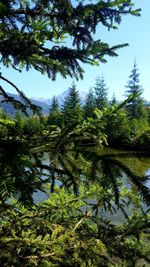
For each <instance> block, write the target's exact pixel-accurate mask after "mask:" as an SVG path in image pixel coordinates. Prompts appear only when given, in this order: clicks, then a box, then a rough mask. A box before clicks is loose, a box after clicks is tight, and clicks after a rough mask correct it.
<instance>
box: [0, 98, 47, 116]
mask: <svg viewBox="0 0 150 267" xmlns="http://www.w3.org/2000/svg"><path fill="white" fill-rule="evenodd" d="M7 94H8V95H9V96H11V97H13V98H14V99H15V100H18V101H20V102H22V100H21V99H20V96H19V95H16V94H10V93H7ZM2 100H3V97H2V96H0V108H2V109H3V110H4V112H5V113H6V114H9V115H12V116H14V115H15V114H16V112H17V111H16V109H15V108H14V106H13V105H12V104H11V103H6V102H2ZM30 100H31V102H32V103H33V104H34V105H36V106H39V107H41V108H42V112H43V114H48V112H49V105H48V104H46V103H44V102H41V101H38V100H35V99H30ZM29 113H30V112H29Z"/></svg>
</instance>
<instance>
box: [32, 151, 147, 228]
mask: <svg viewBox="0 0 150 267" xmlns="http://www.w3.org/2000/svg"><path fill="white" fill-rule="evenodd" d="M98 154H99V155H105V156H108V157H113V158H115V159H117V160H119V161H120V162H122V163H123V164H125V165H126V166H127V167H128V168H130V170H131V171H133V172H134V173H135V174H136V175H138V176H144V175H150V153H148V152H145V153H144V152H137V151H124V150H116V149H112V148H104V149H102V150H100V151H99V152H98ZM46 163H48V159H45V161H44V164H46ZM120 179H124V180H127V177H126V176H125V175H124V174H122V176H121V177H120ZM146 185H147V187H149V188H150V180H149V181H148V182H147V184H146ZM33 197H34V202H35V203H39V202H41V201H43V200H45V199H47V198H48V196H47V195H46V194H45V193H43V192H40V191H38V192H37V193H34V196H33ZM143 207H144V208H146V207H145V206H144V204H143ZM126 212H127V213H128V215H130V214H131V213H132V208H131V206H130V208H129V209H128V210H126ZM105 214H106V216H107V218H110V219H111V220H112V221H113V222H114V223H117V224H118V223H119V222H122V221H123V220H124V217H123V214H122V212H121V211H117V213H116V214H114V215H112V214H111V213H109V212H107V213H105Z"/></svg>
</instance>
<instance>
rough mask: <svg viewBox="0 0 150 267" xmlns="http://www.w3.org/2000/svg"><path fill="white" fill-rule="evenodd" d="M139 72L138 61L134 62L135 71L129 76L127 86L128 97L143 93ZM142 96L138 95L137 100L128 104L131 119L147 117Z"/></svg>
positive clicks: (133, 99) (134, 99)
mask: <svg viewBox="0 0 150 267" xmlns="http://www.w3.org/2000/svg"><path fill="white" fill-rule="evenodd" d="M139 75H140V74H139V72H138V68H137V64H136V61H135V62H134V66H133V69H132V71H131V74H130V76H129V81H128V84H127V86H126V88H127V89H128V90H126V95H127V96H128V95H130V94H138V93H141V94H142V92H143V89H142V86H141V85H140V83H139V82H140V81H139ZM141 94H140V95H137V96H136V97H135V98H132V100H131V101H130V103H128V104H127V106H126V109H127V111H128V116H129V117H130V118H131V119H140V118H145V117H146V109H145V107H144V101H143V99H142V97H141Z"/></svg>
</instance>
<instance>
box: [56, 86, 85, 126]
mask: <svg viewBox="0 0 150 267" xmlns="http://www.w3.org/2000/svg"><path fill="white" fill-rule="evenodd" d="M61 111H62V115H63V121H64V125H71V124H74V123H75V124H78V123H79V122H80V121H81V119H82V108H81V100H80V97H79V92H78V91H77V89H76V85H75V83H73V84H72V85H71V87H70V88H69V91H68V95H67V96H66V97H65V99H64V103H63V106H62V109H61Z"/></svg>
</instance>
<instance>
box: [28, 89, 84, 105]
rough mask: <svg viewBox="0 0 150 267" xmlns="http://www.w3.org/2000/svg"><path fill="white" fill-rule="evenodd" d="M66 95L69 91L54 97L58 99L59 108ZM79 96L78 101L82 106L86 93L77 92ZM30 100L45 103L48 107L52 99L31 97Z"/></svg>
mask: <svg viewBox="0 0 150 267" xmlns="http://www.w3.org/2000/svg"><path fill="white" fill-rule="evenodd" d="M68 94H69V89H68V90H66V91H64V92H63V93H61V94H59V95H55V96H56V97H57V99H58V103H59V106H60V107H61V106H62V105H63V102H64V99H65V97H67V95H68ZM79 96H80V99H81V104H82V105H84V103H85V100H86V97H87V93H86V92H84V91H79ZM32 99H34V100H36V101H37V100H38V101H40V102H43V103H46V104H48V105H50V104H51V102H52V98H50V99H46V98H42V97H40V98H37V97H33V98H32Z"/></svg>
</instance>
